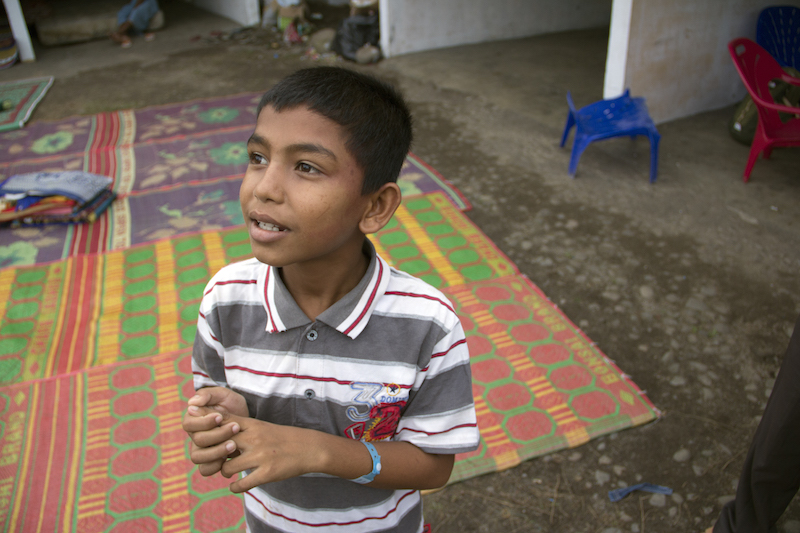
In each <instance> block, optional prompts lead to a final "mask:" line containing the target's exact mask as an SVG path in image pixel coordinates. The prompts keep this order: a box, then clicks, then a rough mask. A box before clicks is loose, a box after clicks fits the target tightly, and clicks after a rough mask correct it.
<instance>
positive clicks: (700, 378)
mask: <svg viewBox="0 0 800 533" xmlns="http://www.w3.org/2000/svg"><path fill="white" fill-rule="evenodd" d="M697 380H698V381H699V382H700V383H702V384H703V385H705V386H706V387H710V386H711V385H712V382H711V378H710V377H708V376H706V375H705V374H698V376H697Z"/></svg>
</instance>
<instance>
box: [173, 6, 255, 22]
mask: <svg viewBox="0 0 800 533" xmlns="http://www.w3.org/2000/svg"><path fill="white" fill-rule="evenodd" d="M188 1H189V2H191V3H192V4H194V5H196V6H197V7H199V8H201V9H205V10H206V11H211V12H212V13H216V14H217V15H221V16H223V17H225V18H229V19H231V20H233V21H235V22H238V23H239V24H241V25H242V26H255V25H256V24H258V23H259V22H260V21H261V10H260V9H259V5H258V0H188Z"/></svg>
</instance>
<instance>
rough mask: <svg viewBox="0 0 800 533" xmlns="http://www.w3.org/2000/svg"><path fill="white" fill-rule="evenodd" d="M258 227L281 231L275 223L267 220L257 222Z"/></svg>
mask: <svg viewBox="0 0 800 533" xmlns="http://www.w3.org/2000/svg"><path fill="white" fill-rule="evenodd" d="M258 227H259V228H261V229H263V230H267V231H281V228H279V227H278V226H276V225H275V224H270V223H269V222H259V223H258Z"/></svg>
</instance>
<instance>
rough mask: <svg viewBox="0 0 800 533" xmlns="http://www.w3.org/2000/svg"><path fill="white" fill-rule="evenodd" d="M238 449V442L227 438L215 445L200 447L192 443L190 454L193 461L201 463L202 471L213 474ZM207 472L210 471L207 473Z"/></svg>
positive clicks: (202, 472)
mask: <svg viewBox="0 0 800 533" xmlns="http://www.w3.org/2000/svg"><path fill="white" fill-rule="evenodd" d="M235 451H236V443H235V442H233V441H232V440H226V441H224V442H221V443H219V444H217V445H215V446H208V447H199V446H197V445H194V444H193V445H192V447H191V451H190V453H189V456H190V457H191V459H192V462H193V463H195V464H197V465H201V466H200V473H201V474H203V475H204V476H205V475H211V474H213V473H215V472H218V471H219V470H220V467H223V466H224V463H225V460H226V459H227V458H228V455H230V454H231V453H233V452H235ZM205 472H209V473H208V474H206V473H205Z"/></svg>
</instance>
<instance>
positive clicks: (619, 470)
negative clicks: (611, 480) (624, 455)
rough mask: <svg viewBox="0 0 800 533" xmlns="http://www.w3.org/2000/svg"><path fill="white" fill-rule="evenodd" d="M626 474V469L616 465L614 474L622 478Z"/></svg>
mask: <svg viewBox="0 0 800 533" xmlns="http://www.w3.org/2000/svg"><path fill="white" fill-rule="evenodd" d="M624 472H625V467H624V466H621V465H614V473H615V474H616V475H618V476H621V475H622V474H623V473H624Z"/></svg>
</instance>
